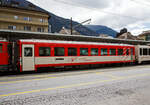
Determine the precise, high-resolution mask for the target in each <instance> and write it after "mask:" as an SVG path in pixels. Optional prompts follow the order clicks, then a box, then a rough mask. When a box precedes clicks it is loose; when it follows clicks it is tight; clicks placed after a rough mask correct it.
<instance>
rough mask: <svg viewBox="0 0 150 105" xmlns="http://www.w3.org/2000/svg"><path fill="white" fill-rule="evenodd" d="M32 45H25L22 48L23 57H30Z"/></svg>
mask: <svg viewBox="0 0 150 105" xmlns="http://www.w3.org/2000/svg"><path fill="white" fill-rule="evenodd" d="M32 52H33V51H32V47H25V48H24V56H25V57H32Z"/></svg>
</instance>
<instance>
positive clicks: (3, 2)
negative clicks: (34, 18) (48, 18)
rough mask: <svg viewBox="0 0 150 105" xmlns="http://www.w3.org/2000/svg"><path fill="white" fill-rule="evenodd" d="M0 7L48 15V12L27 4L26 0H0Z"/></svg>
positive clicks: (29, 3)
mask: <svg viewBox="0 0 150 105" xmlns="http://www.w3.org/2000/svg"><path fill="white" fill-rule="evenodd" d="M0 7H11V8H18V9H24V10H31V11H37V12H43V13H46V14H49V13H48V11H46V10H44V9H42V8H40V7H38V6H36V5H34V4H33V3H31V2H28V1H27V0H0Z"/></svg>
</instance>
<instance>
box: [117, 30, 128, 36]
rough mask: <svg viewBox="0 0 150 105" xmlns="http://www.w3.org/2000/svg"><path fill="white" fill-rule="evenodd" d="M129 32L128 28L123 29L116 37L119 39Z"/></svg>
mask: <svg viewBox="0 0 150 105" xmlns="http://www.w3.org/2000/svg"><path fill="white" fill-rule="evenodd" d="M127 32H128V30H127V28H123V29H121V30H120V32H119V33H117V35H116V37H119V36H120V35H122V34H124V33H127Z"/></svg>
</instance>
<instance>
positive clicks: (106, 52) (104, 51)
mask: <svg viewBox="0 0 150 105" xmlns="http://www.w3.org/2000/svg"><path fill="white" fill-rule="evenodd" d="M107 55H108V49H107V48H101V56H107Z"/></svg>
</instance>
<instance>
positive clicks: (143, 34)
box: [138, 30, 150, 41]
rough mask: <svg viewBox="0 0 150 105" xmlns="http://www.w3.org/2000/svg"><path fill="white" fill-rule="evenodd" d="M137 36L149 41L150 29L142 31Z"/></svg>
mask: <svg viewBox="0 0 150 105" xmlns="http://www.w3.org/2000/svg"><path fill="white" fill-rule="evenodd" d="M138 37H139V38H140V39H142V40H145V41H150V30H149V31H143V32H142V34H140V35H139V36H138Z"/></svg>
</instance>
